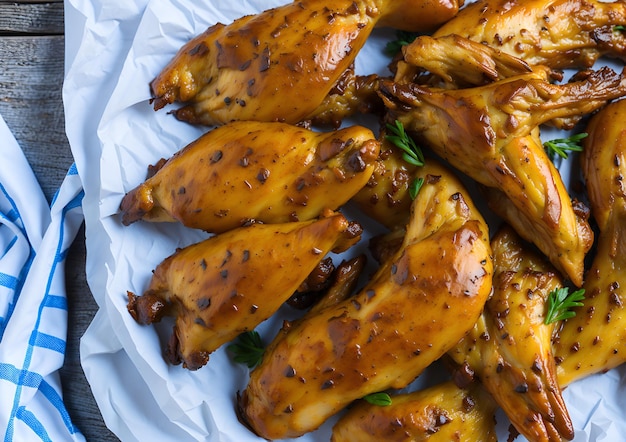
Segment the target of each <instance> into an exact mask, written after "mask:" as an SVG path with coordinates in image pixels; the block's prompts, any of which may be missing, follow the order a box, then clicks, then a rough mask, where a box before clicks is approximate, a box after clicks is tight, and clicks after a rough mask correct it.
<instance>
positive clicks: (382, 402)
mask: <svg viewBox="0 0 626 442" xmlns="http://www.w3.org/2000/svg"><path fill="white" fill-rule="evenodd" d="M363 399H365V400H366V401H367V402H369V403H370V404H372V405H378V406H381V407H386V406H388V405H391V396H389V395H388V394H387V393H383V392H379V393H371V394H368V395H367V396H364V397H363Z"/></svg>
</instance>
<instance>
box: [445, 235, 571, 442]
mask: <svg viewBox="0 0 626 442" xmlns="http://www.w3.org/2000/svg"><path fill="white" fill-rule="evenodd" d="M491 246H492V250H493V262H494V276H493V288H494V290H493V295H492V297H491V298H490V299H489V300H488V301H487V303H486V305H485V311H484V312H483V314H482V316H481V318H480V319H479V321H478V322H477V324H476V325H475V327H474V329H473V330H472V331H471V332H470V334H469V335H468V336H467V337H465V338H463V340H461V342H460V343H459V345H458V346H456V347H455V348H454V349H452V350H450V351H449V352H448V354H449V355H450V356H451V357H452V358H453V359H454V360H455V361H456V362H457V363H458V364H459V365H461V366H462V365H468V366H469V368H470V369H471V370H472V371H473V372H474V373H475V374H476V376H477V377H478V378H479V379H480V381H481V382H482V383H483V385H484V386H485V388H486V389H487V390H488V391H489V392H490V393H491V395H492V396H493V397H494V399H495V400H496V402H497V403H498V405H500V407H502V409H503V410H504V411H505V413H506V414H507V416H508V417H509V419H510V420H511V422H512V424H513V425H514V426H515V428H516V429H517V430H518V431H519V432H520V433H521V434H523V435H524V436H525V437H526V438H527V439H528V440H530V441H533V442H539V441H542V442H548V441H552V442H560V441H561V438H562V437H564V438H566V439H572V438H573V436H574V434H573V426H572V422H571V420H570V417H569V414H568V412H567V408H566V406H565V403H564V401H563V398H562V396H561V389H560V388H559V384H558V383H557V377H556V366H555V362H554V357H553V354H552V333H553V330H554V324H550V325H546V324H545V323H544V319H545V313H546V305H547V298H548V294H549V293H550V292H551V291H553V290H554V289H556V288H560V287H562V285H563V281H562V280H561V279H560V278H559V277H558V276H557V274H556V272H555V270H554V269H553V268H552V267H551V266H549V265H548V264H547V263H546V262H544V261H543V258H542V257H540V256H537V255H536V254H535V253H534V252H532V251H530V250H529V249H528V247H525V246H524V245H523V243H522V241H521V239H520V238H519V237H518V236H517V235H516V234H515V233H514V231H513V230H512V229H510V228H508V227H506V228H503V229H501V230H500V231H499V232H498V233H497V234H496V236H495V237H494V238H493V240H492V242H491Z"/></svg>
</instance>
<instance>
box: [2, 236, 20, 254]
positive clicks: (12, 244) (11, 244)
mask: <svg viewBox="0 0 626 442" xmlns="http://www.w3.org/2000/svg"><path fill="white" fill-rule="evenodd" d="M17 240H18V236H17V235H15V236H14V237H13V239H12V240H11V241H10V242H9V244H8V245H7V247H6V249H4V252H2V256H4V255H6V254H7V253H9V250H11V247H13V246H14V245H15V243H16V242H17Z"/></svg>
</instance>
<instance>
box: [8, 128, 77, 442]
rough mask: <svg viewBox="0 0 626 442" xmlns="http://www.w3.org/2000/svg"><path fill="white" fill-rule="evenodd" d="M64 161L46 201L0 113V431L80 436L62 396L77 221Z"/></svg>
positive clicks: (73, 178) (19, 435)
mask: <svg viewBox="0 0 626 442" xmlns="http://www.w3.org/2000/svg"><path fill="white" fill-rule="evenodd" d="M82 198H83V190H82V185H81V181H80V178H79V176H78V174H77V172H76V168H75V167H72V168H70V170H69V172H68V174H67V176H66V177H65V180H64V181H63V184H62V185H61V187H60V189H59V190H58V192H57V194H56V195H55V197H54V200H53V202H52V204H51V205H50V206H48V203H47V201H46V198H45V196H44V195H43V192H42V191H41V188H40V187H39V185H38V183H37V180H36V178H35V176H34V174H33V172H32V169H31V168H30V166H29V164H28V162H27V160H26V158H25V157H24V154H23V152H22V150H21V149H20V147H19V145H18V143H17V141H16V140H15V138H14V136H13V135H12V134H11V132H10V130H9V128H8V127H7V125H6V123H5V121H4V119H3V118H2V117H1V116H0V432H1V433H0V438H1V440H3V441H5V442H6V441H38V440H42V441H61V440H62V441H71V440H75V441H83V440H84V437H83V435H82V434H81V433H80V431H79V430H78V429H77V428H76V427H75V426H74V425H73V424H72V421H71V419H70V416H69V414H68V412H67V410H66V408H65V405H64V403H63V396H62V390H61V381H60V377H59V369H60V368H61V366H62V365H63V360H64V356H65V347H66V337H67V316H68V315H67V313H68V312H67V298H66V292H65V274H64V268H65V260H66V258H67V252H68V249H69V247H70V245H71V243H72V241H73V240H74V238H75V236H76V233H77V231H78V228H79V227H80V225H81V223H82V221H83V211H82V206H81V203H82Z"/></svg>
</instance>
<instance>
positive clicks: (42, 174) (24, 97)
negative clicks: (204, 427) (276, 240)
mask: <svg viewBox="0 0 626 442" xmlns="http://www.w3.org/2000/svg"><path fill="white" fill-rule="evenodd" d="M63 34H64V28H63V0H51V1H49V2H45V3H42V2H40V1H28V0H25V1H18V2H15V1H13V2H5V1H1V0H0V115H2V116H3V118H4V119H5V121H6V122H7V124H8V126H9V128H10V129H11V131H12V132H13V134H14V135H15V137H16V138H17V141H18V142H19V143H20V145H21V147H22V149H23V150H24V152H25V154H26V157H27V159H28V160H29V162H30V164H31V167H32V168H33V170H34V172H35V175H36V176H37V179H38V181H39V184H40V185H41V187H42V189H43V191H44V193H45V195H46V198H47V199H48V201H51V199H52V197H53V196H54V193H55V191H56V189H57V188H58V187H59V186H60V185H61V182H62V181H63V178H64V177H65V174H66V172H67V170H68V168H69V167H70V165H71V164H72V162H73V158H72V154H71V151H70V147H69V144H68V141H67V137H66V135H65V121H64V116H63V103H62V98H61V88H62V84H63V65H64V35H63ZM85 255H86V253H85V239H84V230H83V229H81V230H80V231H79V233H78V235H77V238H76V240H75V242H74V244H73V246H72V248H71V252H70V254H69V257H68V261H67V269H66V278H67V294H68V301H69V327H68V343H67V351H66V356H65V365H64V366H63V369H62V370H61V379H62V383H63V394H64V400H65V404H66V406H67V408H68V410H69V413H70V415H71V417H72V420H73V422H74V424H75V425H76V426H77V427H78V428H80V430H81V432H82V433H83V434H84V435H85V437H86V439H87V440H88V441H116V440H118V439H117V438H116V437H115V436H114V435H113V434H112V433H111V432H110V431H109V430H108V429H107V428H106V426H105V424H104V422H103V421H102V416H101V415H100V411H99V410H98V407H97V405H96V402H95V401H94V398H93V395H92V393H91V389H90V388H89V384H88V383H87V380H86V379H85V376H84V373H83V370H82V368H81V365H80V357H79V340H80V337H81V336H82V335H83V333H84V332H85V330H86V328H87V327H88V325H89V323H90V322H91V319H92V318H93V315H94V314H95V312H96V310H97V305H96V303H95V301H94V300H93V298H92V296H91V293H90V291H89V287H88V286H87V282H86V278H85Z"/></svg>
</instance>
